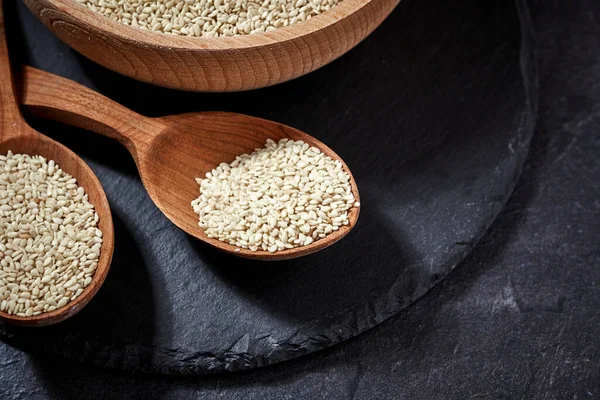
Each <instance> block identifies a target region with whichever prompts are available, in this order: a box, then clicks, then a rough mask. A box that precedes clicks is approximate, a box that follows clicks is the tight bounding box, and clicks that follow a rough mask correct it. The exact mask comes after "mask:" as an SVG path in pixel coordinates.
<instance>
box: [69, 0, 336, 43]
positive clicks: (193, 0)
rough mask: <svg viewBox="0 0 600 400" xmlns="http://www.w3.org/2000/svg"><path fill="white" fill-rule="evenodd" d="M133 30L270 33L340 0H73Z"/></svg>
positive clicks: (195, 33) (188, 33) (200, 34)
mask: <svg viewBox="0 0 600 400" xmlns="http://www.w3.org/2000/svg"><path fill="white" fill-rule="evenodd" d="M73 1H75V2H77V3H79V4H82V5H84V6H86V7H88V8H89V9H90V10H92V11H94V12H97V13H99V14H101V15H103V16H105V17H107V18H110V19H111V20H113V21H117V22H119V23H121V24H124V25H129V26H132V27H134V28H140V29H144V30H147V31H152V32H159V33H166V34H172V35H181V36H191V37H221V36H236V35H248V34H254V33H261V32H270V31H273V30H275V29H278V28H284V27H286V26H290V25H293V24H296V23H301V22H303V21H307V20H309V19H310V18H312V17H315V16H317V15H319V14H321V13H324V12H326V11H328V10H330V9H331V8H332V7H334V6H336V5H337V4H338V2H339V1H341V0H264V1H255V0H167V1H164V0H122V1H118V2H117V1H110V0H73Z"/></svg>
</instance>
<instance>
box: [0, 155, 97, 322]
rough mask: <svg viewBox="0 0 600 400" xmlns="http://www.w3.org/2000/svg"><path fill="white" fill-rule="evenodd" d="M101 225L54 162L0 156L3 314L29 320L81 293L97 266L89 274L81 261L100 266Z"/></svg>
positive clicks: (81, 192) (0, 306)
mask: <svg viewBox="0 0 600 400" xmlns="http://www.w3.org/2000/svg"><path fill="white" fill-rule="evenodd" d="M97 221H98V215H97V214H96V212H95V211H94V206H93V205H92V204H90V203H89V201H88V197H87V195H86V194H85V190H84V189H83V188H81V187H77V185H76V180H75V178H73V177H72V176H70V175H68V174H67V173H65V172H64V171H63V170H61V169H60V167H59V166H58V165H56V163H55V162H54V161H52V160H50V161H47V160H46V159H44V158H43V157H41V156H29V155H24V154H13V153H12V152H10V151H9V152H8V154H7V155H6V156H0V252H1V253H2V259H1V261H0V267H1V268H2V269H1V270H0V311H2V312H5V313H8V314H13V315H19V316H25V317H31V316H35V315H40V314H42V313H43V312H50V311H53V310H55V309H57V308H60V307H63V306H66V305H67V304H68V302H69V301H70V300H71V298H70V295H69V297H66V296H65V294H67V293H69V290H71V292H75V293H79V294H81V293H80V291H81V292H82V291H83V288H84V287H86V286H87V285H89V284H90V283H91V280H92V278H91V275H93V272H94V270H95V267H94V268H92V269H91V271H90V272H91V273H90V274H87V272H84V271H85V268H87V266H88V264H84V263H79V262H78V260H79V259H80V258H83V259H84V260H86V263H87V262H89V263H90V264H93V263H95V264H96V265H97V261H98V258H99V254H100V247H101V243H102V239H101V236H102V235H101V231H100V230H99V229H98V228H97V226H98V224H97ZM89 228H91V229H92V231H91V235H90V234H89V232H88V229H89ZM73 262H74V263H73ZM86 274H87V275H86ZM67 284H68V285H67Z"/></svg>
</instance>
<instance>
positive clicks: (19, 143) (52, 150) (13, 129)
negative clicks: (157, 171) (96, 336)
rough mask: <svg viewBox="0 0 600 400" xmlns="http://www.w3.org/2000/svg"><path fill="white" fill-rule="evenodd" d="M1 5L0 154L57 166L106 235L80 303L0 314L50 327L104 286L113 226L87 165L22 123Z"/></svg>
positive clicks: (2, 316) (96, 179)
mask: <svg viewBox="0 0 600 400" xmlns="http://www.w3.org/2000/svg"><path fill="white" fill-rule="evenodd" d="M2 5H3V4H2V0H0V154H6V153H7V152H8V151H9V150H11V151H12V152H13V153H15V154H16V153H21V154H29V155H41V156H43V157H45V158H47V159H49V160H50V159H51V160H54V161H55V162H57V163H58V165H59V166H60V167H61V168H62V169H63V170H64V171H66V172H67V173H69V174H71V175H72V176H73V177H75V178H76V179H77V183H78V184H79V185H80V186H82V187H83V188H84V189H85V191H86V193H87V194H88V196H89V199H90V202H91V203H92V204H93V205H94V206H95V207H96V212H97V213H98V216H99V217H100V221H99V228H100V230H102V233H103V243H102V248H101V249H100V260H99V262H98V268H97V270H96V273H95V274H94V277H93V280H92V282H91V283H90V285H89V286H87V287H86V289H85V290H84V291H83V293H82V294H81V295H80V296H79V297H78V298H77V299H75V300H74V301H72V302H70V303H68V304H67V305H66V306H64V307H61V308H59V309H57V310H54V311H52V312H49V313H42V314H40V315H37V316H32V317H18V316H15V315H9V314H7V313H4V312H1V311H0V319H3V320H5V321H7V322H11V323H14V324H19V325H31V326H41V325H50V324H54V323H57V322H60V321H63V320H65V319H67V318H69V317H71V316H73V315H75V314H76V313H77V312H78V311H79V310H81V309H82V308H83V307H84V306H85V305H86V304H87V303H88V302H89V301H90V300H91V298H92V297H94V295H95V294H96V292H97V291H98V289H99V288H100V286H101V285H102V283H103V282H104V278H105V277H106V274H107V273H108V269H109V267H110V262H111V260H112V255H113V249H114V232H113V223H112V217H111V214H110V208H109V206H108V200H107V199H106V194H105V193H104V190H103V189H102V186H101V185H100V182H99V181H98V178H97V177H96V175H94V173H93V172H92V170H91V169H90V168H89V167H88V166H87V165H86V163H85V162H84V161H83V160H82V159H81V158H79V157H78V156H77V155H76V154H75V153H73V152H72V151H71V150H69V149H68V148H66V147H65V146H63V145H61V144H60V143H58V142H55V141H54V140H52V139H50V138H48V137H46V136H43V135H42V134H40V133H38V132H36V131H35V130H33V129H32V128H31V127H30V126H29V125H27V123H26V122H25V121H24V120H23V117H22V116H21V113H20V111H19V107H18V103H17V102H16V99H15V96H14V89H13V84H12V79H11V71H10V63H9V58H8V49H7V45H6V37H5V33H4V13H3V7H2Z"/></svg>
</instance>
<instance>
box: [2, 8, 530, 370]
mask: <svg viewBox="0 0 600 400" xmlns="http://www.w3.org/2000/svg"><path fill="white" fill-rule="evenodd" d="M503 3H504V4H495V5H484V6H482V5H481V4H480V3H479V2H476V1H474V0H471V1H468V2H467V3H462V4H461V5H460V7H459V6H456V5H453V4H439V2H435V1H433V0H418V1H417V0H403V1H402V2H401V4H400V5H399V6H398V8H397V9H396V10H395V11H394V12H393V13H392V15H391V16H390V17H389V19H388V20H387V21H386V22H384V24H383V25H382V26H381V27H380V28H379V29H378V30H376V31H375V32H374V33H373V34H372V35H371V36H370V37H369V38H367V39H366V40H365V41H364V42H363V43H362V44H361V45H359V46H358V47H357V48H356V49H355V50H353V51H351V52H350V53H349V54H347V55H346V56H344V57H342V58H341V59H340V60H338V61H336V62H334V63H332V64H330V65H328V66H326V67H324V68H322V69H320V70H319V71H316V72H314V73H313V74H310V75H308V76H306V77H303V78H300V79H297V80H295V81H291V82H288V83H285V84H282V85H278V86H276V87H272V88H266V89H262V90H255V91H250V92H245V93H236V94H198V93H183V92H178V91H173V90H167V89H160V88H156V87H151V86H149V85H146V84H143V83H139V82H135V81H132V80H129V79H126V78H123V77H120V76H118V75H116V74H114V73H112V72H110V71H106V70H105V69H103V68H102V67H99V66H97V65H95V64H93V63H91V62H89V61H87V60H85V59H84V58H82V57H80V56H78V55H76V54H75V53H74V52H73V51H71V50H69V49H68V48H66V47H65V46H64V45H62V44H61V43H59V42H58V41H57V39H55V38H54V37H52V35H51V34H49V33H48V32H47V31H45V29H44V28H43V27H42V26H41V24H39V23H38V22H37V21H34V17H33V16H31V14H29V12H28V11H27V10H26V9H25V8H24V7H23V6H22V5H21V4H19V18H18V20H19V21H20V23H21V24H22V25H26V26H27V27H28V29H27V31H26V32H22V35H23V37H22V41H21V43H19V44H18V45H20V46H21V48H25V49H28V51H29V53H27V54H23V55H22V57H21V59H22V60H28V62H29V63H31V64H33V65H34V66H37V67H40V68H43V69H45V70H48V71H50V72H54V73H58V74H60V75H63V76H67V77H69V78H71V79H75V80H77V81H79V82H81V83H84V84H86V85H88V86H90V87H93V88H95V89H96V90H99V91H100V92H102V93H104V94H106V95H108V96H109V97H111V98H113V99H115V100H117V101H119V102H121V103H123V104H125V105H127V106H129V107H131V108H132V109H134V110H136V111H138V112H141V113H144V114H147V115H151V116H158V115H166V114H169V113H177V112H186V111H203V110H222V111H237V112H243V113H247V114H252V115H256V116H260V117H263V118H269V119H273V120H276V121H279V122H283V123H286V124H289V125H292V126H295V127H297V128H299V129H302V130H304V131H306V132H308V133H310V134H312V135H314V136H316V137H317V138H319V139H320V140H322V141H323V142H325V143H326V144H328V145H329V146H331V147H332V148H334V149H335V150H336V152H337V153H338V154H339V155H340V156H341V157H342V158H344V160H345V161H346V162H347V163H348V165H349V166H350V168H351V169H352V171H353V173H354V176H355V178H356V180H357V183H358V185H359V189H360V191H361V197H362V198H361V202H362V207H363V209H362V211H361V217H360V219H359V222H358V225H357V227H356V228H355V230H354V231H353V233H352V234H351V235H349V236H348V237H346V238H345V239H344V240H343V241H341V242H340V243H338V244H336V245H334V246H333V247H331V248H330V249H327V250H325V251H323V252H321V253H318V254H314V255H311V256H308V257H305V258H302V259H297V260H291V261H287V262H276V263H262V262H252V261H248V260H243V259H239V258H236V257H232V256H228V255H225V254H222V253H220V252H217V251H215V250H213V249H211V248H208V247H206V246H204V245H202V244H200V243H198V242H196V241H195V240H193V239H191V238H190V237H189V236H187V235H186V234H184V233H183V232H181V231H179V230H178V229H177V228H175V227H174V226H173V225H172V224H171V223H170V222H169V221H168V220H167V219H166V218H165V217H164V216H163V215H162V214H161V213H160V212H159V211H158V210H157V209H156V207H154V205H153V204H152V202H151V201H150V199H149V197H148V195H147V194H146V193H145V191H144V189H143V187H142V185H141V183H140V182H139V178H138V176H137V173H136V172H135V169H134V166H133V163H132V162H131V159H130V156H129V155H127V153H126V152H125V151H124V150H123V149H121V148H119V146H118V145H117V144H116V143H113V142H110V141H108V140H106V139H104V138H99V137H98V136H95V135H92V134H89V133H86V132H84V131H80V130H75V129H67V128H65V127H62V126H59V125H56V124H52V123H48V122H42V121H37V120H36V121H34V122H35V125H36V127H37V128H38V129H39V130H40V131H42V132H44V133H47V134H48V135H49V136H51V137H53V138H56V139H58V140H59V141H61V142H62V143H64V144H66V145H67V146H69V147H71V148H73V149H74V150H76V151H77V152H78V153H79V154H80V155H82V156H83V157H84V158H85V159H86V160H87V161H88V162H89V163H90V165H91V167H92V168H93V169H94V171H95V172H96V173H97V174H98V177H99V179H100V180H101V182H102V183H103V185H104V187H105V190H106V192H107V195H108V197H109V201H110V203H111V207H112V210H113V214H114V216H115V220H116V223H117V228H118V229H117V235H116V244H115V249H116V251H115V260H114V263H113V267H112V268H113V269H112V270H111V272H110V274H109V277H108V280H107V283H106V286H105V287H103V288H102V290H101V291H100V293H99V295H98V297H97V298H95V299H94V300H93V301H92V303H90V305H89V306H88V307H87V308H86V309H84V310H83V311H82V312H81V313H80V314H79V315H77V316H76V317H75V318H73V319H72V320H70V321H68V322H66V323H64V324H61V325H59V326H55V327H48V328H43V329H36V330H30V329H19V328H15V327H8V326H6V327H4V328H1V329H0V333H1V334H2V335H3V336H4V337H5V338H8V339H9V340H10V342H11V343H15V344H18V345H19V346H20V347H21V348H23V349H31V350H44V351H45V352H47V353H50V354H61V355H64V356H66V357H68V358H71V359H75V360H80V361H83V362H86V363H90V364H94V365H99V366H106V367H112V368H121V369H126V370H130V371H144V372H155V373H172V374H202V373H208V372H222V371H234V370H243V369H250V368H253V367H258V366H263V365H267V364H272V363H275V362H279V361H283V360H287V359H290V358H294V357H297V356H301V355H304V354H307V353H310V352H312V351H316V350H319V349H322V348H325V347H328V346H331V345H333V344H336V343H338V342H340V341H342V340H345V339H348V338H350V337H353V336H355V335H357V334H359V333H361V332H363V331H365V330H367V329H369V328H371V327H373V326H375V325H377V324H378V323H380V322H382V321H384V320H385V319H387V318H388V317H390V316H391V315H393V314H395V313H397V312H399V311H400V310H402V309H403V308H405V307H406V306H407V305H409V304H411V303H412V302H414V301H415V300H416V299H418V298H419V297H420V296H422V295H423V294H424V293H426V292H427V291H428V290H429V289H430V288H431V287H433V285H435V284H436V283H437V282H438V281H440V280H441V279H442V278H443V277H445V276H446V275H447V274H448V273H449V272H450V271H451V270H452V269H453V268H454V267H455V266H456V265H457V264H458V263H459V262H460V261H461V260H462V259H463V258H464V257H465V256H466V254H467V253H468V252H469V250H470V249H471V248H472V247H473V245H474V244H475V243H476V241H477V240H478V239H479V238H480V237H481V236H482V235H483V233H484V232H485V231H486V229H487V228H488V227H489V226H490V224H491V223H492V221H493V220H494V219H495V217H496V215H497V214H498V212H499V211H500V209H501V208H502V206H503V204H504V203H505V202H506V200H507V198H508V196H509V195H510V193H511V192H512V190H513V188H514V185H515V183H516V180H517V178H518V176H519V173H520V169H521V166H522V163H523V160H524V157H525V155H526V153H527V149H528V145H529V141H530V138H531V134H532V129H531V118H532V116H531V115H530V114H529V110H528V105H527V101H526V88H525V87H524V85H523V81H522V76H521V73H520V64H519V47H520V33H519V23H518V15H517V12H516V9H515V7H514V4H512V3H511V2H509V1H506V2H503ZM13 47H16V46H13ZM40 54H42V55H40ZM499 65H501V67H499ZM82 137H85V140H82ZM125 160H127V161H125ZM40 338H43V340H40ZM42 343H43V345H42Z"/></svg>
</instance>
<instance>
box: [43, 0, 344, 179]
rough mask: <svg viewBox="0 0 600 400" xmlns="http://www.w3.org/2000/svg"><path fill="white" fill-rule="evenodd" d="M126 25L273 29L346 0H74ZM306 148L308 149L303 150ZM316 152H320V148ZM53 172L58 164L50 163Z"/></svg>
mask: <svg viewBox="0 0 600 400" xmlns="http://www.w3.org/2000/svg"><path fill="white" fill-rule="evenodd" d="M74 1H75V2H77V3H79V4H81V5H83V6H86V7H88V8H89V9H90V10H92V11H94V12H97V13H100V14H103V15H105V16H106V17H108V18H110V19H112V20H114V21H117V22H120V23H122V24H126V25H131V26H135V27H136V28H139V29H145V30H150V31H155V32H162V33H167V34H172V35H183V36H205V37H219V36H232V35H247V34H254V33H260V32H269V31H272V30H274V29H276V28H281V27H285V26H289V25H292V24H295V23H298V22H302V21H306V20H308V19H310V18H312V17H314V16H317V15H319V14H322V13H323V12H326V11H327V10H329V9H331V8H332V7H334V6H335V5H337V4H338V3H339V2H341V1H342V0H265V1H259V0H168V1H167V0H74ZM299 150H302V151H305V150H306V149H299ZM312 153H314V154H319V153H320V151H319V150H318V149H316V151H315V150H313V151H312ZM46 168H47V171H48V173H49V174H52V173H53V172H54V168H55V167H54V166H52V167H50V165H48V166H47V167H46Z"/></svg>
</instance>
